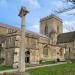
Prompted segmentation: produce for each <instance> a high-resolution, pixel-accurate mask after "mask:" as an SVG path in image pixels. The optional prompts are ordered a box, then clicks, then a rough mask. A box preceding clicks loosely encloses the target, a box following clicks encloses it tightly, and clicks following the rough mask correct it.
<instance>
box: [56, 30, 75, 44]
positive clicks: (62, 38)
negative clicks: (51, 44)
mask: <svg viewBox="0 0 75 75" xmlns="http://www.w3.org/2000/svg"><path fill="white" fill-rule="evenodd" d="M74 38H75V31H73V32H68V33H62V34H59V35H58V37H57V44H60V43H69V42H72V41H74Z"/></svg>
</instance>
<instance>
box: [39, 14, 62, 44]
mask: <svg viewBox="0 0 75 75" xmlns="http://www.w3.org/2000/svg"><path fill="white" fill-rule="evenodd" d="M40 33H41V34H44V35H46V36H48V37H49V38H50V39H49V41H50V44H56V42H57V36H58V35H59V34H61V33H63V24H62V20H61V19H60V18H59V17H57V16H55V15H53V14H51V15H49V16H47V17H45V18H42V19H40Z"/></svg>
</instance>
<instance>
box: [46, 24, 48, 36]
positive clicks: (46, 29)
mask: <svg viewBox="0 0 75 75" xmlns="http://www.w3.org/2000/svg"><path fill="white" fill-rule="evenodd" d="M45 35H48V26H47V25H46V26H45Z"/></svg>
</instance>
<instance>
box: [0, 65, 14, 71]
mask: <svg viewBox="0 0 75 75" xmlns="http://www.w3.org/2000/svg"><path fill="white" fill-rule="evenodd" d="M9 69H13V67H12V66H6V65H0V71H2V70H9Z"/></svg>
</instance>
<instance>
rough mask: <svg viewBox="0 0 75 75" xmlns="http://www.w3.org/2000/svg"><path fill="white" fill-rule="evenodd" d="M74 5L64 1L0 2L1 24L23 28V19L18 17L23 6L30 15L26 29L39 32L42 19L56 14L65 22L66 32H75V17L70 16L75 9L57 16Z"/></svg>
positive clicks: (5, 0)
mask: <svg viewBox="0 0 75 75" xmlns="http://www.w3.org/2000/svg"><path fill="white" fill-rule="evenodd" d="M70 5H73V4H72V3H70V2H69V3H66V2H65V1H64V0H62V1H61V0H0V22H2V23H6V24H9V25H13V26H16V27H20V26H21V18H20V17H19V16H18V14H19V11H20V8H21V6H25V7H26V8H27V9H28V11H29V13H28V15H27V16H26V29H27V30H31V31H34V32H39V27H40V19H41V18H43V17H46V16H48V15H50V14H55V15H57V16H59V17H60V18H61V19H62V20H63V24H64V32H67V31H71V30H75V17H74V15H70V14H71V13H74V12H75V9H73V10H71V11H69V12H66V13H61V14H56V13H55V12H54V11H55V10H57V9H63V8H67V7H69V6H70Z"/></svg>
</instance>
